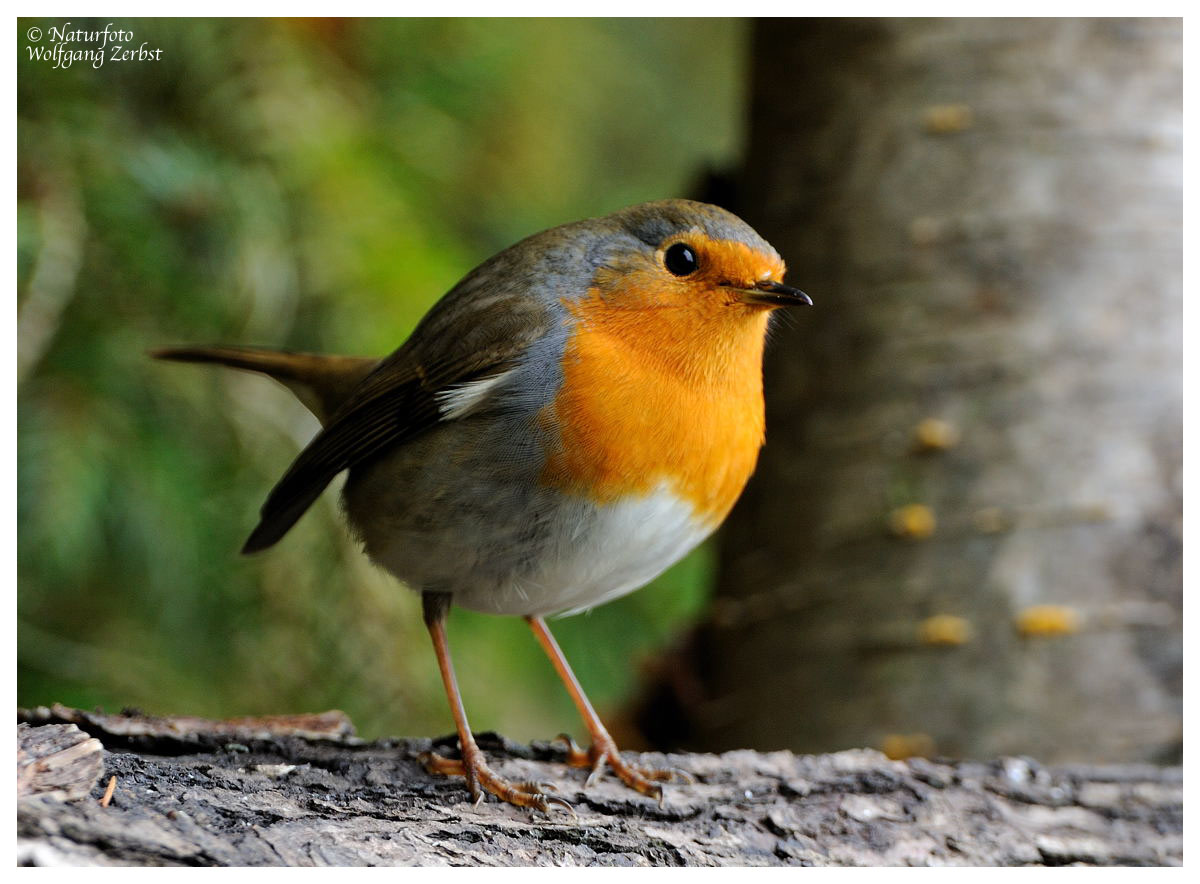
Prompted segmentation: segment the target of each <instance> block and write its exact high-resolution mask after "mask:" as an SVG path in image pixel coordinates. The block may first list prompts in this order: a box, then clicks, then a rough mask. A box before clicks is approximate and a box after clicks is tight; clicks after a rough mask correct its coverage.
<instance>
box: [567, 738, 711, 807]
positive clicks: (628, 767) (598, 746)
mask: <svg viewBox="0 0 1200 884" xmlns="http://www.w3.org/2000/svg"><path fill="white" fill-rule="evenodd" d="M558 739H559V740H561V741H562V742H563V743H565V744H566V747H567V764H569V765H570V766H571V767H583V768H589V769H590V770H591V773H589V774H588V778H587V781H586V782H585V783H584V787H585V788H586V787H588V786H591V785H592V784H593V783H595V782H596V780H598V779H599V778H600V774H601V773H603V771H604V767H605V765H607V766H608V767H610V768H612V770H613V773H615V774H616V775H617V776H618V777H620V778H621V782H623V783H624V784H625V785H626V786H628V787H629V788H631V789H636V790H637V791H638V792H641V793H642V794H643V795H648V796H650V797H651V798H653V799H655V800H656V801H657V802H658V803H659V804H662V803H663V790H662V786H660V785H659V783H669V782H683V783H694V782H695V779H694V778H693V777H692V775H691V774H689V773H687V772H686V771H682V770H678V769H676V768H653V767H639V766H637V765H633V764H630V763H628V762H627V761H625V759H623V758H622V757H621V753H620V752H618V751H617V744H616V743H614V742H613V739H612V737H610V736H608V735H607V734H605V735H604V736H603V737H602V738H601V739H599V740H596V741H595V742H593V743H592V745H591V746H589V747H588V748H587V749H583V748H581V747H580V746H579V745H578V744H577V743H576V742H575V741H574V740H572V739H571V737H570V736H569V735H567V734H559V736H558Z"/></svg>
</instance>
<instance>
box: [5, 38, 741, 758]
mask: <svg viewBox="0 0 1200 884" xmlns="http://www.w3.org/2000/svg"><path fill="white" fill-rule="evenodd" d="M54 23H55V22H51V21H49V20H46V21H41V20H35V19H29V20H22V21H20V22H18V45H19V52H20V60H19V63H18V84H17V107H18V129H17V141H18V167H17V176H18V208H17V212H18V214H17V218H18V243H17V262H18V288H19V317H18V337H19V341H18V350H19V352H18V384H19V386H18V518H19V536H18V577H19V579H18V587H19V588H18V602H17V604H18V702H19V703H21V704H22V705H30V704H39V703H49V702H54V701H61V702H64V703H68V704H72V705H76V706H83V707H91V706H96V705H101V706H105V707H108V708H109V709H115V708H119V707H121V706H125V705H136V706H140V707H143V708H144V709H146V710H147V711H152V712H156V713H194V714H203V715H211V716H227V715H235V714H250V713H271V712H297V711H309V710H318V709H323V708H328V707H340V708H343V709H345V710H346V711H347V712H349V713H350V715H351V716H352V717H353V718H354V720H355V722H356V723H357V724H358V726H359V728H360V731H361V732H363V733H365V734H367V735H378V734H382V733H395V734H422V733H425V734H433V733H444V732H447V731H449V730H451V721H450V716H449V713H448V710H447V709H446V706H445V700H444V697H443V695H442V692H441V686H440V682H439V680H438V676H437V671H436V667H435V665H434V661H433V654H432V653H431V651H430V648H429V642H428V637H427V636H426V634H425V632H424V628H423V626H422V624H421V618H420V615H419V606H418V602H417V598H416V596H415V594H413V593H410V592H407V591H405V590H404V589H403V588H401V587H400V586H399V585H398V584H396V583H395V582H394V581H393V580H391V578H389V577H387V576H386V575H385V574H383V573H382V572H379V571H377V570H376V569H374V568H373V567H372V566H371V565H370V564H369V563H368V562H367V561H366V560H365V558H364V557H363V556H362V554H361V552H360V551H359V550H358V549H357V548H356V547H355V545H354V544H353V543H352V542H351V541H350V540H349V538H348V537H347V533H346V531H345V530H344V528H343V527H342V526H341V525H340V523H339V518H338V514H337V511H336V510H337V503H336V494H334V493H326V494H325V495H324V496H323V498H322V499H321V501H320V502H319V504H318V505H317V506H316V507H314V510H313V512H311V513H310V514H309V515H308V516H306V517H305V518H304V519H303V520H302V521H301V523H300V524H299V525H298V526H297V528H296V529H295V530H293V532H292V533H291V534H290V535H289V536H288V537H287V538H286V539H285V540H284V541H283V542H282V543H281V544H280V545H279V546H278V547H277V548H275V549H272V550H270V551H269V552H267V553H265V554H263V555H259V556H256V557H252V558H242V557H239V556H238V555H237V550H238V548H239V546H240V544H241V542H242V541H243V539H244V537H245V535H246V533H247V532H248V531H249V530H250V528H251V527H253V525H254V524H255V521H256V512H257V508H258V506H259V505H260V504H261V502H262V500H263V498H264V496H265V495H266V492H267V491H268V490H269V489H270V487H271V485H272V484H273V483H274V482H275V480H276V479H277V478H278V477H279V476H280V475H281V474H282V471H283V470H284V469H285V468H286V466H287V464H288V463H289V462H290V460H291V458H292V457H293V456H294V455H295V454H296V452H297V451H298V450H299V448H300V446H302V445H303V444H304V443H305V442H306V441H307V440H308V438H309V437H310V436H311V435H312V433H313V432H314V431H315V428H316V427H315V422H314V421H313V420H312V419H311V418H310V417H309V416H308V415H307V412H305V411H304V410H303V409H302V407H301V406H300V405H299V404H297V403H296V402H295V401H294V400H293V399H292V397H291V395H290V394H288V393H286V392H284V391H283V390H282V388H279V387H277V386H275V385H274V384H273V382H271V381H269V380H266V379H262V378H258V377H254V376H249V375H245V374H241V373H237V372H229V371H221V370H217V369H206V368H203V367H196V366H179V365H168V364H161V363H155V362H152V361H150V360H149V359H147V358H146V355H145V353H146V350H147V349H149V348H152V347H155V346H160V345H165V344H172V343H183V342H229V343H248V344H260V345H267V346H280V347H287V348H292V349H301V350H316V351H327V352H345V353H364V354H384V353H386V352H389V351H390V350H392V349H394V348H395V347H396V346H397V345H398V344H399V343H400V342H401V341H402V340H403V339H404V337H405V336H406V335H407V334H408V333H409V332H410V331H411V329H412V327H413V325H414V324H415V323H416V321H417V320H418V319H419V318H420V316H421V315H422V314H423V313H424V311H425V310H427V309H428V308H429V307H430V305H431V304H433V302H434V301H435V300H436V299H437V298H438V297H439V296H440V294H441V293H442V292H444V291H446V290H447V289H448V288H449V287H450V286H451V285H453V283H454V282H455V281H456V280H457V279H458V278H459V277H461V276H462V275H463V274H464V273H465V272H466V271H467V270H469V269H470V268H471V267H472V266H474V265H475V264H477V263H478V262H479V261H481V260H483V259H484V258H486V257H487V256H488V255H490V254H492V253H494V252H495V251H497V250H499V249H500V248H502V247H504V246H506V245H508V244H510V243H512V242H513V241H515V240H517V239H519V238H521V237H523V236H525V235H527V234H529V233H532V232H534V231H536V230H540V229H543V228H545V227H549V226H553V225H555V224H559V223H564V222H567V221H571V220H575V219H577V218H580V217H586V216H589V215H596V214H603V213H605V212H608V211H611V210H613V209H616V208H619V207H620V206H623V205H626V204H630V203H634V202H639V201H642V200H646V199H656V198H662V197H667V196H678V195H684V194H686V192H687V191H688V189H689V184H690V183H691V182H692V181H694V180H695V179H696V177H697V176H698V175H699V174H700V173H701V172H702V171H703V170H704V169H705V168H706V167H720V166H722V165H727V164H729V163H731V162H733V161H734V159H735V154H736V150H737V148H738V137H739V130H740V125H741V118H740V110H739V107H740V99H741V83H742V66H743V49H742V46H743V38H744V28H743V25H742V24H741V23H739V22H730V21H724V20H648V19H639V20H620V21H608V20H604V21H596V20H581V19H572V20H437V19H425V20H417V21H404V20H400V21H378V20H374V21H325V20H320V21H317V20H223V21H222V20H187V19H169V20H168V19H163V20H144V21H143V20H120V21H117V22H116V26H119V27H123V28H126V29H129V30H132V31H133V32H134V34H135V40H134V43H138V42H141V41H143V40H145V41H148V44H149V46H150V47H161V48H162V50H163V51H162V53H161V56H162V60H161V61H158V62H141V63H125V64H118V63H108V64H105V65H103V66H102V67H101V68H99V69H94V68H92V67H90V66H89V65H86V64H82V63H76V64H73V65H72V66H71V67H70V68H68V69H65V70H63V69H55V68H53V67H52V66H51V65H50V64H48V63H46V62H37V61H30V60H28V59H27V58H26V56H25V51H24V45H25V43H26V41H27V38H26V36H25V35H26V31H27V29H28V27H29V26H31V25H34V24H37V25H39V26H41V27H43V28H48V27H49V25H50V24H54ZM94 24H95V23H94V22H87V21H84V20H77V21H73V23H72V26H73V27H82V28H88V27H91V26H93V25H94ZM103 24H104V22H103V21H101V22H100V25H101V27H102V26H103ZM708 579H709V562H708V553H707V551H705V550H701V551H700V552H699V553H697V554H695V555H693V556H692V557H691V558H689V559H688V560H687V561H685V562H684V563H682V564H681V565H680V566H678V567H677V568H675V569H673V570H672V571H671V572H669V573H668V574H667V575H664V577H663V578H661V579H660V581H658V583H657V585H656V586H654V587H652V588H650V589H647V590H645V591H643V592H640V593H637V594H634V595H632V596H629V597H627V598H626V599H623V600H621V601H619V602H615V603H613V604H610V605H607V606H605V607H603V608H600V609H597V610H596V611H594V612H592V613H590V614H588V615H585V616H580V617H575V618H570V619H567V620H561V621H557V622H556V623H555V624H553V625H554V628H555V630H556V632H557V633H558V634H559V638H560V641H561V643H562V645H563V646H564V649H565V650H566V652H567V654H568V656H569V657H570V658H571V660H572V661H573V663H574V665H575V666H576V669H577V671H578V674H579V676H580V678H581V679H582V680H583V682H584V684H585V686H587V688H588V689H589V691H590V692H591V693H592V694H593V698H594V700H595V701H596V702H597V705H598V706H599V707H600V708H601V709H602V710H603V709H605V708H609V709H611V708H613V707H614V705H615V704H617V703H618V702H619V700H620V698H621V697H622V696H623V695H624V694H625V692H627V691H628V690H629V689H630V687H631V686H632V684H633V680H634V678H635V676H636V669H637V663H638V660H639V659H640V658H642V657H644V656H645V655H646V654H647V653H648V652H649V651H650V650H651V649H652V648H654V647H656V646H657V645H659V644H661V643H663V642H665V641H667V640H668V639H669V637H670V636H671V635H672V634H673V633H674V632H675V631H676V630H678V629H679V628H680V627H681V626H682V624H683V623H685V622H686V621H687V619H688V618H689V617H690V616H692V615H693V614H694V613H695V612H696V611H697V610H698V608H699V607H700V606H701V605H702V603H703V601H704V598H705V597H706V593H707V589H708ZM450 630H451V631H450V637H451V643H452V645H453V647H454V649H455V655H456V660H457V664H458V667H459V675H460V679H461V681H462V682H463V688H464V693H465V696H466V702H467V707H468V709H469V710H470V713H471V715H472V723H473V724H474V726H476V727H477V728H479V729H488V728H495V729H500V730H503V731H504V732H506V733H508V734H509V735H511V736H514V737H518V738H530V737H549V736H552V735H553V734H555V733H557V732H559V731H561V730H564V729H570V730H572V731H573V732H574V733H576V734H580V732H581V729H580V727H579V726H578V725H577V723H576V719H575V715H574V711H573V709H572V707H571V706H570V702H569V700H568V699H567V697H566V694H565V692H564V691H563V690H562V688H561V687H560V686H559V685H558V683H557V680H556V679H555V677H554V675H553V672H552V670H551V669H550V666H549V664H548V662H547V661H546V660H545V659H544V658H543V656H542V654H541V651H540V650H539V649H538V647H537V645H536V644H535V642H534V640H533V638H532V637H531V636H530V635H529V634H528V630H527V628H526V627H525V625H524V624H523V623H522V622H521V621H520V620H517V619H512V618H489V617H483V616H473V615H469V614H467V613H463V612H456V613H455V614H454V615H453V617H452V620H451V624H450Z"/></svg>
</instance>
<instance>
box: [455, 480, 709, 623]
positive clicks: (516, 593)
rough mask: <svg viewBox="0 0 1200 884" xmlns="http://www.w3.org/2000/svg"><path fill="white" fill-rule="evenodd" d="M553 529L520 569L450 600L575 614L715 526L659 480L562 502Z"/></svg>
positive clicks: (683, 551) (615, 593)
mask: <svg viewBox="0 0 1200 884" xmlns="http://www.w3.org/2000/svg"><path fill="white" fill-rule="evenodd" d="M555 521H556V523H557V525H558V528H557V530H556V531H555V532H554V536H553V539H552V540H551V542H550V543H549V544H547V546H546V548H544V549H543V550H542V554H541V555H540V556H539V562H538V564H537V565H536V566H535V567H534V568H532V569H531V570H530V571H529V572H528V573H527V574H525V575H523V576H520V577H515V578H513V579H512V580H510V581H508V582H507V583H506V584H505V585H504V586H503V587H501V588H500V589H499V591H497V590H496V589H494V588H493V589H491V590H490V591H487V592H483V593H478V594H476V593H473V592H471V591H470V590H469V589H468V590H466V591H465V592H457V593H455V595H454V603H455V604H456V605H461V606H462V607H465V608H470V609H471V610H475V611H483V612H486V613H493V614H520V615H533V616H542V615H549V614H559V613H563V614H575V613H578V612H579V611H583V610H586V609H587V608H592V607H595V606H596V605H599V604H602V603H604V602H607V601H611V600H612V599H615V598H619V597H620V596H623V595H626V594H627V593H630V592H633V591H634V590H635V589H639V588H640V587H642V586H645V585H646V584H647V583H649V582H650V581H651V580H653V579H654V578H655V577H657V576H658V575H659V574H661V573H662V572H663V571H665V570H666V569H667V568H669V567H670V566H671V565H673V564H675V563H676V562H677V561H679V560H680V559H681V558H683V557H684V556H685V555H687V553H689V552H690V551H691V550H692V549H694V548H695V547H696V546H697V545H698V544H699V543H700V542H701V541H703V540H704V539H705V538H706V537H708V535H709V534H711V533H712V531H713V528H714V527H715V526H714V525H712V524H706V523H703V522H701V521H699V520H697V519H696V518H695V517H694V516H693V514H692V507H691V505H690V504H688V503H687V502H686V501H684V500H681V499H679V498H678V497H677V496H676V495H675V494H673V493H672V492H671V490H670V489H669V488H667V487H666V486H665V485H661V486H659V487H658V488H657V489H655V490H654V491H653V492H651V493H650V494H648V495H645V496H644V497H631V498H626V499H624V500H622V501H619V502H617V503H613V504H606V505H603V506H595V505H593V504H590V503H584V502H578V503H564V504H563V505H562V509H561V510H560V511H559V513H558V514H557V517H556V519H555Z"/></svg>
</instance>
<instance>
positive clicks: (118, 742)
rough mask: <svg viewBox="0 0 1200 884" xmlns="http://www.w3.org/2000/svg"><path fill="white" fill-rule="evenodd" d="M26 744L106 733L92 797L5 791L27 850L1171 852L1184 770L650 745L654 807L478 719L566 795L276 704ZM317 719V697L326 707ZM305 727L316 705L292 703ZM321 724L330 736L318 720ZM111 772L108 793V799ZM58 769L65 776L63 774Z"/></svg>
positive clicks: (189, 861) (191, 858) (217, 855)
mask: <svg viewBox="0 0 1200 884" xmlns="http://www.w3.org/2000/svg"><path fill="white" fill-rule="evenodd" d="M23 717H25V718H27V719H29V720H31V721H32V722H34V723H38V724H40V723H42V722H54V724H51V725H41V726H36V727H24V726H19V729H18V737H19V739H20V740H21V741H23V742H24V741H30V742H31V743H41V742H44V741H45V737H44V735H43V734H42V732H45V731H47V730H49V729H52V728H55V727H58V728H62V727H63V724H64V723H67V722H70V723H74V724H78V725H79V727H81V728H83V729H84V730H86V731H87V732H88V733H90V734H92V735H93V736H94V737H95V738H98V739H99V740H101V741H103V743H104V746H105V748H106V750H107V751H105V752H104V753H103V755H104V766H105V770H104V773H103V776H101V777H98V778H96V777H95V773H94V772H93V773H91V774H89V775H87V776H88V777H91V778H94V782H95V785H94V787H92V790H91V795H90V797H88V798H84V799H83V800H79V801H64V800H62V798H61V797H54V793H44V794H34V795H30V796H26V797H21V798H19V800H18V804H17V835H18V841H17V856H18V862H19V863H20V864H22V865H62V864H71V865H193V866H195V865H222V866H228V865H251V866H265V865H306V866H307V865H438V866H451V865H495V866H527V865H528V866H532V865H628V866H671V865H683V866H692V865H695V866H721V865H763V866H766V865H868V864H869V865H906V864H913V865H947V864H949V865H967V864H975V865H1012V864H1019V865H1025V864H1052V865H1062V864H1068V863H1082V864H1093V865H1095V864H1099V865H1112V864H1133V865H1164V864H1165V865H1178V864H1180V863H1181V862H1182V816H1183V810H1182V800H1183V799H1182V782H1181V773H1180V771H1179V770H1177V769H1174V770H1164V769H1160V768H1154V767H1147V766H1141V767H1137V766H1125V767H1108V768H1062V769H1057V770H1051V769H1047V768H1043V767H1041V766H1040V765H1038V764H1036V763H1035V762H1033V761H1031V760H1029V759H1018V758H1010V759H1002V760H1000V761H997V762H994V763H990V764H977V763H958V764H949V763H938V762H932V761H924V760H919V759H917V760H913V761H911V762H908V763H904V762H893V761H888V760H887V759H886V758H884V757H883V756H882V755H880V754H879V753H877V752H871V751H866V750H857V751H851V752H839V753H837V754H835V755H827V756H811V757H800V756H795V755H793V754H791V753H790V752H775V753H771V754H760V753H755V752H748V751H742V752H731V753H727V754H725V755H719V756H717V755H671V756H666V757H663V756H653V757H645V758H644V759H643V761H644V762H645V763H660V764H661V763H666V764H670V765H674V766H677V767H679V768H681V769H683V770H685V771H687V772H688V773H690V774H691V775H692V776H693V777H694V778H695V780H696V782H694V783H692V784H688V785H683V784H680V785H676V786H672V787H670V790H669V792H668V794H667V796H666V799H665V801H664V802H663V804H662V805H661V806H660V805H659V804H657V803H656V802H654V801H652V800H650V799H647V798H644V797H642V796H640V795H637V794H636V793H633V792H632V791H630V790H629V789H626V788H625V787H624V786H623V785H621V784H620V783H619V782H616V781H615V780H614V778H612V777H609V778H607V779H602V780H601V781H600V782H599V783H597V784H596V785H594V786H591V787H588V788H586V789H584V788H583V779H584V777H583V773H582V772H580V771H571V770H569V769H567V768H566V767H565V765H563V764H562V763H561V757H562V753H561V751H558V750H555V749H554V748H552V747H550V746H547V745H538V744H535V745H534V746H532V747H527V746H520V745H515V744H512V743H509V742H507V741H505V740H503V739H501V738H499V737H496V736H494V735H491V736H489V735H480V742H481V745H483V746H484V748H485V750H486V751H487V752H488V753H489V755H490V756H491V758H492V759H493V760H495V761H496V762H497V764H498V765H499V767H500V769H501V770H502V771H503V772H504V773H506V774H507V775H510V776H515V777H526V778H536V779H538V780H541V781H548V782H549V783H550V784H551V785H552V786H553V787H554V788H555V789H556V790H557V792H556V794H558V795H560V796H561V797H563V798H565V799H566V800H567V801H569V802H570V803H571V804H572V805H573V807H574V816H572V815H571V814H569V813H565V812H557V811H556V812H553V813H550V814H539V813H535V812H530V811H526V810H522V809H519V808H515V807H511V806H509V805H503V804H500V803H499V802H497V801H495V800H494V799H490V798H489V799H486V800H485V801H484V802H483V803H481V804H480V805H478V806H473V805H472V804H471V803H470V801H469V800H468V799H467V795H466V790H465V788H464V786H463V784H462V781H461V780H457V779H453V780H450V779H445V778H442V777H435V776H431V775H429V774H428V773H426V772H425V770H424V768H423V767H422V766H421V764H420V763H419V762H418V760H417V756H418V755H419V753H421V752H423V751H426V750H428V749H430V748H431V746H434V745H437V746H439V747H440V749H441V751H446V749H447V748H448V746H449V745H452V744H453V740H452V739H451V738H447V739H445V740H440V741H433V742H431V741H429V740H382V741H379V742H375V743H367V742H364V741H361V740H356V739H354V737H353V736H352V735H350V733H349V732H348V730H347V728H346V727H330V728H317V729H314V728H313V727H311V726H305V725H303V724H301V725H299V726H298V725H296V724H295V723H294V722H291V723H289V722H286V721H283V720H281V719H273V720H259V721H257V722H255V721H251V720H242V721H240V722H204V721H202V720H199V719H148V718H146V717H144V716H141V715H137V714H123V715H119V716H105V715H98V714H93V713H84V712H80V711H79V710H72V709H64V708H62V707H56V708H55V709H53V710H50V709H39V710H32V711H30V712H26V713H24V716H23ZM325 720H326V722H327V723H328V721H329V714H327V716H326V719H325ZM306 721H308V722H309V723H311V721H312V719H311V718H310V719H306ZM321 734H324V736H320V735H321ZM113 777H115V778H116V786H115V789H114V790H113V791H112V792H111V802H110V803H108V804H107V806H102V794H103V793H104V791H105V788H106V786H107V784H108V783H110V782H111V781H112V778H113ZM59 779H60V781H61V778H59Z"/></svg>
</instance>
